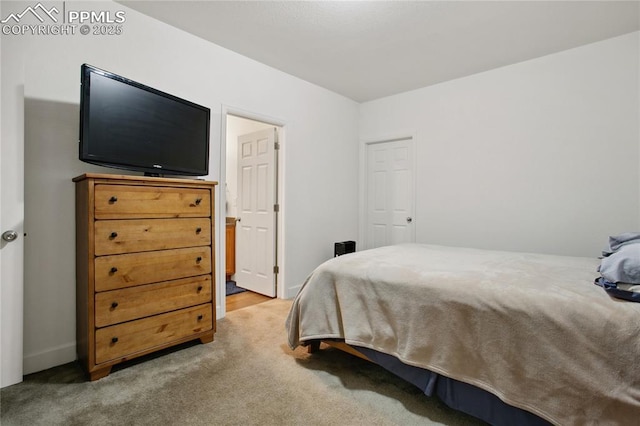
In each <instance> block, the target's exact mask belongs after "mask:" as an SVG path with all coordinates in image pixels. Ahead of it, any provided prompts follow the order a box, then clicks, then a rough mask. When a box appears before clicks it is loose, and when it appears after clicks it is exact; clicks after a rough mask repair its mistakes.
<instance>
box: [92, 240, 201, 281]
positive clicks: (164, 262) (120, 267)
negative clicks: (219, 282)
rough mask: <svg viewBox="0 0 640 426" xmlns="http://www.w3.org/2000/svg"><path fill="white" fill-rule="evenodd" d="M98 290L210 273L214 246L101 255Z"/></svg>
mask: <svg viewBox="0 0 640 426" xmlns="http://www.w3.org/2000/svg"><path fill="white" fill-rule="evenodd" d="M94 265H95V267H94V273H95V291H106V290H115V289H118V288H126V287H133V286H137V285H141V284H150V283H154V282H160V281H170V280H175V279H178V278H186V277H194V276H197V275H204V274H208V273H210V272H211V247H209V246H204V247H191V248H183V249H174V250H160V251H152V252H143V253H132V254H118V255H112V256H101V257H97V258H95V260H94Z"/></svg>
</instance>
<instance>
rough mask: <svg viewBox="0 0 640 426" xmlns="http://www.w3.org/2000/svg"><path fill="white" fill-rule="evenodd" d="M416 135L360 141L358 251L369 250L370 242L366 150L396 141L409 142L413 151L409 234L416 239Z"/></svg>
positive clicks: (367, 138) (395, 135)
mask: <svg viewBox="0 0 640 426" xmlns="http://www.w3.org/2000/svg"><path fill="white" fill-rule="evenodd" d="M417 139H418V138H417V133H416V131H414V130H407V131H401V132H397V133H390V134H385V135H379V136H374V137H365V138H361V139H360V161H359V168H360V177H359V185H358V188H359V189H358V217H359V222H360V225H359V226H358V240H359V241H360V245H361V247H360V249H361V250H366V249H368V248H371V245H370V241H368V239H367V201H368V199H367V194H368V189H369V182H368V180H367V166H368V162H367V152H368V151H367V150H368V148H369V146H370V145H375V144H378V143H384V142H393V141H398V140H409V141H411V148H412V149H413V159H412V160H411V168H412V177H411V180H412V181H413V182H412V183H413V185H412V186H413V190H412V193H411V197H413V216H412V217H413V223H414V226H413V228H412V229H411V233H412V234H413V240H414V241H415V239H416V227H417V224H416V208H417V205H416V191H417V187H416V183H417V179H416V175H417V168H416V165H417V157H418V153H417V149H416V140H417Z"/></svg>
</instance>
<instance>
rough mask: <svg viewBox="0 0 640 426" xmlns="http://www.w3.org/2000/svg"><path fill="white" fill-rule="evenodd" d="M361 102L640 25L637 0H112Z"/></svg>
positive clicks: (502, 64)
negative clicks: (117, 0)
mask: <svg viewBox="0 0 640 426" xmlns="http://www.w3.org/2000/svg"><path fill="white" fill-rule="evenodd" d="M119 3H121V4H124V5H126V6H128V7H130V8H132V9H134V10H138V11H140V12H142V13H144V14H146V15H148V16H151V17H153V18H156V19H158V20H160V21H163V22H166V23H167V24H169V25H172V26H174V27H177V28H180V29H182V30H184V31H187V32H189V33H192V34H194V35H196V36H199V37H201V38H203V39H206V40H209V41H211V42H213V43H215V44H217V45H219V46H223V47H225V48H227V49H230V50H233V51H235V52H237V53H240V54H242V55H244V56H247V57H249V58H252V59H255V60H256V61H259V62H262V63H264V64H267V65H270V66H272V67H274V68H277V69H279V70H282V71H284V72H286V73H289V74H291V75H294V76H297V77H299V78H301V79H304V80H307V81H309V82H312V83H315V84H317V85H319V86H322V87H325V88H327V89H329V90H332V91H334V92H337V93H340V94H342V95H344V96H346V97H349V98H351V99H353V100H355V101H358V102H364V101H368V100H372V99H377V98H380V97H384V96H388V95H392V94H396V93H400V92H404V91H408V90H413V89H417V88H420V87H425V86H428V85H432V84H436V83H439V82H443V81H447V80H452V79H455V78H459V77H464V76H467V75H471V74H475V73H478V72H482V71H486V70H490V69H493V68H497V67H501V66H504V65H509V64H513V63H517V62H521V61H525V60H528V59H532V58H536V57H540V56H544V55H548V54H550V53H554V52H559V51H562V50H566V49H570V48H573V47H577V46H580V45H583V44H587V43H592V42H595V41H599V40H604V39H607V38H611V37H615V36H618V35H622V34H626V33H629V32H633V31H637V30H639V29H640V2H639V1H575V0H570V1H119Z"/></svg>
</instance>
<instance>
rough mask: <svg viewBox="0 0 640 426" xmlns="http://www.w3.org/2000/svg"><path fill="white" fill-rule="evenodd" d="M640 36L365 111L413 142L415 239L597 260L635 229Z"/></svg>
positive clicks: (376, 131) (377, 131) (368, 130)
mask: <svg viewBox="0 0 640 426" xmlns="http://www.w3.org/2000/svg"><path fill="white" fill-rule="evenodd" d="M639 34H640V33H638V32H635V33H632V34H629V35H625V36H622V37H617V38H614V39H610V40H606V41H602V42H599V43H594V44H590V45H586V46H583V47H579V48H576V49H572V50H568V51H564V52H561V53H557V54H553V55H549V56H545V57H542V58H538V59H535V60H530V61H527V62H523V63H519V64H515V65H511V66H506V67H503V68H499V69H496V70H492V71H488V72H485V73H481V74H476V75H473V76H470V77H466V78H462V79H458V80H454V81H450V82H446V83H442V84H438V85H435V86H431V87H427V88H423V89H420V90H415V91H411V92H407V93H404V94H400V95H396V96H391V97H387V98H384V99H380V100H376V101H372V102H368V103H365V104H362V105H361V107H360V137H361V139H363V140H366V139H369V140H370V139H376V138H377V137H380V136H383V137H384V136H385V135H389V134H393V135H398V134H402V133H403V132H404V133H408V134H410V133H415V135H416V136H417V142H416V148H417V149H416V151H417V154H416V155H417V164H418V167H417V206H416V214H415V222H414V223H415V224H416V227H417V228H416V237H417V240H418V241H419V242H426V243H433V244H445V245H454V246H471V247H480V248H492V249H505V250H518V251H532V252H543V253H555V254H566V255H584V256H597V255H598V254H599V252H600V250H601V249H602V248H603V247H604V245H605V244H606V243H607V237H608V236H609V235H613V234H616V233H619V232H624V231H634V230H635V231H638V230H640V164H639V161H638V159H639V155H640V153H639V151H640V124H639V123H640V118H639V117H640V109H639V97H640V96H639V95H640V89H639V84H640V83H639V82H640V70H639V58H638V56H639V53H638V52H639V51H640V43H639Z"/></svg>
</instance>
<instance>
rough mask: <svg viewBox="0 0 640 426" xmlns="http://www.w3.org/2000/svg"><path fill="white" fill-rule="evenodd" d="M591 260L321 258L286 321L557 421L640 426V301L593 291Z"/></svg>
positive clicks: (459, 251)
mask: <svg viewBox="0 0 640 426" xmlns="http://www.w3.org/2000/svg"><path fill="white" fill-rule="evenodd" d="M597 267H598V259H595V258H593V259H591V258H577V257H564V256H550V255H539V254H525V253H510V252H498V251H486V250H475V249H463V248H451V247H442V246H430V245H418V244H412V245H398V246H389V247H382V248H378V249H374V250H366V251H362V252H357V253H353V254H349V255H345V256H341V257H337V258H334V259H331V260H329V261H327V262H326V263H324V264H322V265H321V266H319V267H318V268H317V269H316V270H315V271H314V272H313V273H312V274H311V275H310V276H309V278H308V279H307V281H306V282H305V283H304V285H303V287H302V288H301V290H300V292H299V294H298V295H297V297H296V298H295V300H294V302H293V305H292V308H291V312H290V313H289V317H288V319H287V330H288V339H289V345H290V346H291V347H292V348H295V347H296V346H298V345H299V344H301V343H302V342H304V341H307V340H312V339H322V338H337V339H344V340H345V341H346V342H347V343H349V344H352V345H357V346H363V347H367V348H370V349H374V350H377V351H380V352H384V353H387V354H390V355H393V356H395V357H397V358H399V359H400V360H402V361H403V362H404V363H406V364H409V365H414V366H418V367H422V368H426V369H429V370H431V371H435V372H437V373H439V374H443V375H445V376H448V377H451V378H453V379H456V380H460V381H462V382H466V383H469V384H472V385H475V386H478V387H480V388H482V389H484V390H487V391H489V392H492V393H493V394H495V395H497V396H498V397H499V398H501V399H502V400H503V401H505V402H507V403H509V404H511V405H513V406H516V407H519V408H522V409H525V410H528V411H530V412H532V413H534V414H536V415H538V416H540V417H542V418H544V419H547V420H548V421H550V422H552V423H555V424H558V425H585V424H602V425H606V424H611V425H613V424H618V425H623V424H637V422H638V421H640V420H639V419H640V369H638V368H637V366H636V363H637V362H638V359H640V358H639V357H640V304H638V303H631V302H626V301H621V300H618V299H613V298H610V297H609V296H608V295H607V294H606V293H605V292H604V291H602V289H601V288H600V287H598V286H595V285H593V280H594V278H595V277H597V275H598V274H597V272H596V270H597Z"/></svg>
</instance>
